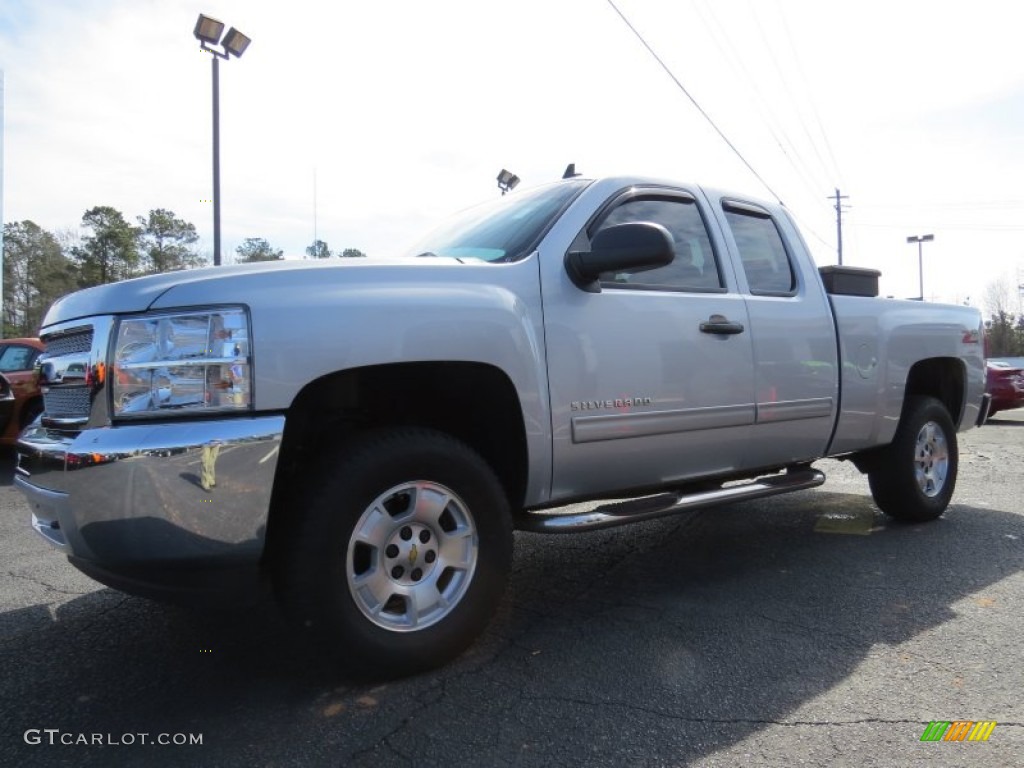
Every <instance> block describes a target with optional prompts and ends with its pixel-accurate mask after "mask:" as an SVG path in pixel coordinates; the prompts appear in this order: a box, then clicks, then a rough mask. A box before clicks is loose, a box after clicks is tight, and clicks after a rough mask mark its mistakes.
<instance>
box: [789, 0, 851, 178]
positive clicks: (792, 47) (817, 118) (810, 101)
mask: <svg viewBox="0 0 1024 768" xmlns="http://www.w3.org/2000/svg"><path fill="white" fill-rule="evenodd" d="M775 7H776V10H777V11H778V17H779V20H780V21H781V22H782V30H783V31H784V32H785V33H786V42H787V43H789V49H790V51H791V52H792V54H793V61H795V62H796V71H797V72H798V73H799V74H800V80H801V81H802V82H803V85H804V91H805V92H806V93H807V94H808V98H807V102H808V104H810V105H811V114H812V115H814V122H815V123H816V124H817V126H818V133H819V134H821V138H822V139H823V140H824V142H825V149H826V151H827V152H828V156H829V159H830V160H831V161H832V170H833V172H834V173H835V175H836V178H837V179H838V180H839V183H840V184H841V185H843V186H845V185H846V183H845V181H844V180H843V173H842V171H840V170H839V163H838V162H836V156H835V153H834V152H833V151H832V143H831V142H830V141H829V140H828V133H827V132H826V131H825V126H824V125H823V124H822V122H821V115H820V114H819V113H818V107H817V105H816V104H815V103H814V99H812V98H811V97H810V95H809V94H810V93H811V89H810V86H809V85H808V83H807V73H806V72H805V70H804V66H803V62H802V61H801V60H800V54H799V51H798V49H797V47H796V46H795V45H794V44H793V34H792V33H791V32H790V29H789V22H788V21H787V20H786V14H785V13H784V12H783V8H782V3H781V2H779V0H776V3H775ZM811 143H812V146H813V144H814V142H813V141H812V142H811ZM815 154H817V151H815ZM819 159H820V155H819ZM822 167H823V168H824V169H825V173H826V174H828V173H829V169H828V168H827V167H825V163H824V162H823V163H822Z"/></svg>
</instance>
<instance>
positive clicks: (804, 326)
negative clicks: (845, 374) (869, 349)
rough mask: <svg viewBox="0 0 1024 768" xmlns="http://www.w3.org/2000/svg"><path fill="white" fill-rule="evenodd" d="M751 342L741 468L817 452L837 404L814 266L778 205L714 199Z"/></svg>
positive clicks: (828, 329)
mask: <svg viewBox="0 0 1024 768" xmlns="http://www.w3.org/2000/svg"><path fill="white" fill-rule="evenodd" d="M715 208H716V211H717V215H718V217H719V220H720V221H721V223H722V226H723V229H724V230H725V235H726V242H727V244H728V246H729V250H730V251H731V252H732V254H733V256H734V262H735V263H736V265H737V271H738V273H739V274H738V278H739V282H740V286H741V292H742V294H743V296H744V300H745V302H746V305H747V315H748V317H749V318H750V336H751V340H752V342H753V360H754V397H755V403H756V422H755V425H754V428H753V429H752V430H751V439H750V441H749V444H748V453H747V455H746V457H745V464H746V466H747V468H757V467H771V466H778V465H784V464H788V463H791V462H796V461H802V460H808V459H814V458H817V457H819V456H821V455H822V454H823V453H824V451H825V449H826V447H827V445H828V442H829V438H830V437H831V434H832V427H833V424H834V423H835V418H836V415H837V410H838V407H839V370H838V363H837V360H838V349H837V345H836V331H835V326H834V324H833V320H832V312H831V310H830V308H829V305H828V297H827V296H826V294H825V291H824V289H823V287H822V285H821V281H820V280H818V279H817V267H816V266H815V264H814V262H813V260H812V259H811V256H810V254H809V253H808V252H807V249H806V247H805V246H804V244H803V241H802V240H801V239H800V235H799V232H798V231H797V229H796V227H795V226H794V225H793V222H792V221H791V220H790V219H789V217H788V215H786V214H785V213H784V211H775V212H772V211H769V210H767V209H766V208H764V207H762V206H760V205H758V204H755V203H750V202H746V201H742V200H736V199H730V198H720V199H718V200H717V204H716V206H715Z"/></svg>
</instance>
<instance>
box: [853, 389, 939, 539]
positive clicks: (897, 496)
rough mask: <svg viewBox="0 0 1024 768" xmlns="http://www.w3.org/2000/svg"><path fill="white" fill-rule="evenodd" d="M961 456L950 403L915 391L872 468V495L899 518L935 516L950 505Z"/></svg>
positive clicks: (914, 519) (915, 519) (911, 519)
mask: <svg viewBox="0 0 1024 768" xmlns="http://www.w3.org/2000/svg"><path fill="white" fill-rule="evenodd" d="M958 461H959V453H958V449H957V440H956V429H955V428H954V426H953V420H952V419H951V418H950V416H949V412H948V411H947V410H946V407H945V406H944V405H943V404H942V403H941V402H940V401H938V400H936V399H935V398H934V397H921V396H916V397H912V398H910V399H908V401H907V402H906V403H905V404H904V412H903V417H902V418H901V419H900V424H899V426H898V427H897V429H896V436H895V437H894V438H893V441H892V443H891V444H890V445H889V446H888V447H887V448H886V449H885V450H884V451H883V452H882V454H881V455H880V456H879V460H878V461H877V462H876V463H875V465H874V468H873V469H872V470H871V471H870V472H869V473H868V482H869V484H870V486H871V495H872V496H873V497H874V499H875V503H876V504H878V507H879V508H880V509H881V510H882V511H883V512H885V513H886V514H887V515H889V516H890V517H893V518H895V519H897V520H902V521H905V522H912V523H920V522H926V521H928V520H934V519H935V518H937V517H938V516H939V515H941V514H942V513H943V512H944V511H945V510H946V507H947V506H949V500H950V499H951V498H952V496H953V489H954V488H955V487H956V475H957V466H958Z"/></svg>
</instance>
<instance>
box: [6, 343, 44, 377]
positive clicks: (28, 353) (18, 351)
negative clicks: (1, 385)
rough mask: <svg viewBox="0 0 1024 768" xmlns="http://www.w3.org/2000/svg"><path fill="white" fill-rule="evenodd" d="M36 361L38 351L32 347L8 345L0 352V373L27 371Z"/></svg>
mask: <svg viewBox="0 0 1024 768" xmlns="http://www.w3.org/2000/svg"><path fill="white" fill-rule="evenodd" d="M35 359H36V350H34V349H32V347H20V346H16V345H8V346H5V347H4V348H3V352H0V373H11V372H12V371H27V370H29V369H30V368H31V367H32V363H34V362H35Z"/></svg>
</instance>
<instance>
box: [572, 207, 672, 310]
mask: <svg viewBox="0 0 1024 768" xmlns="http://www.w3.org/2000/svg"><path fill="white" fill-rule="evenodd" d="M674 258H675V251H674V250H673V243H672V235H670V234H669V232H668V230H667V229H665V228H664V227H663V226H661V224H654V223H652V222H630V223H628V224H616V225H614V226H611V227H608V228H606V229H602V230H601V231H600V232H598V233H597V234H596V235H594V239H593V240H592V241H591V243H590V250H589V251H570V252H569V253H568V254H566V257H565V270H566V272H568V273H569V278H570V279H571V280H572V281H573V283H575V284H576V285H577V286H578V287H579V288H582V289H583V290H584V291H589V292H590V293H600V292H601V282H600V280H601V274H602V273H604V272H643V271H645V270H648V269H657V268H658V267H664V266H666V265H668V264H671V263H672V259H674Z"/></svg>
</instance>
